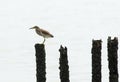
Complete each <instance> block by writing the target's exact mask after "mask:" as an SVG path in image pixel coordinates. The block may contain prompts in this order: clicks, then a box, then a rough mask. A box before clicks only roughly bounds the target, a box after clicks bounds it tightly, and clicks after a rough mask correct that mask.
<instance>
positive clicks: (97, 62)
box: [91, 40, 102, 82]
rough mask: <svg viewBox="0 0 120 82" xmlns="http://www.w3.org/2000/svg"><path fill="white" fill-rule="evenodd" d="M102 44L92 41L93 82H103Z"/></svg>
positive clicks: (99, 41) (98, 41)
mask: <svg viewBox="0 0 120 82" xmlns="http://www.w3.org/2000/svg"><path fill="white" fill-rule="evenodd" d="M101 42H102V41H101V40H93V41H92V51H91V53H92V82H101Z"/></svg>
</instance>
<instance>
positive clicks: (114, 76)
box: [107, 37, 119, 82]
mask: <svg viewBox="0 0 120 82" xmlns="http://www.w3.org/2000/svg"><path fill="white" fill-rule="evenodd" d="M107 47H108V68H109V82H119V81H118V61H117V59H118V54H117V50H118V38H116V37H115V38H114V39H113V40H111V37H108V44H107Z"/></svg>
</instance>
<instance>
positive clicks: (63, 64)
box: [59, 46, 70, 82]
mask: <svg viewBox="0 0 120 82" xmlns="http://www.w3.org/2000/svg"><path fill="white" fill-rule="evenodd" d="M59 51H60V58H59V64H60V67H59V69H60V80H61V82H70V80H69V65H68V56H67V48H66V47H65V48H63V47H62V46H61V47H60V49H59Z"/></svg>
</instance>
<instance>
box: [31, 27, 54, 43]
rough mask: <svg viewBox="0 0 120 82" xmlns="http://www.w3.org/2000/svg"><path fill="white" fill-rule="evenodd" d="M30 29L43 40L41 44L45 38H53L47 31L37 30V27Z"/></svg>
mask: <svg viewBox="0 0 120 82" xmlns="http://www.w3.org/2000/svg"><path fill="white" fill-rule="evenodd" d="M30 29H35V31H36V33H37V34H38V35H40V36H42V37H43V38H44V40H43V44H44V43H45V40H46V38H53V37H54V36H53V35H52V34H51V33H49V32H48V31H46V30H44V29H41V28H39V27H38V26H34V27H32V28H30Z"/></svg>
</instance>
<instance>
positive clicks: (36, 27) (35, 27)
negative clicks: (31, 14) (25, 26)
mask: <svg viewBox="0 0 120 82" xmlns="http://www.w3.org/2000/svg"><path fill="white" fill-rule="evenodd" d="M38 28H39V27H38V26H34V27H32V28H30V29H38Z"/></svg>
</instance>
